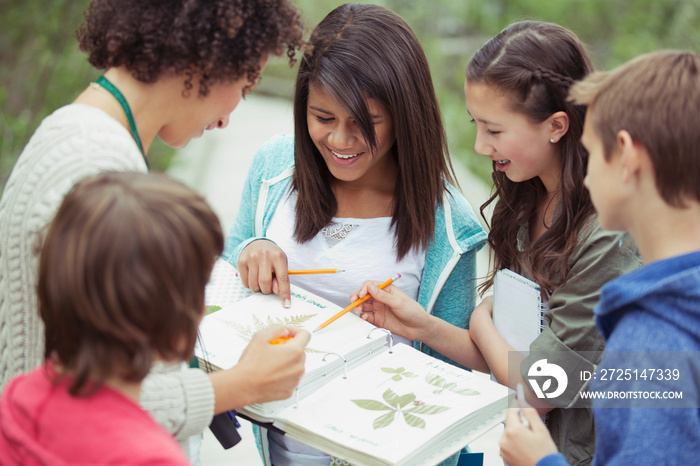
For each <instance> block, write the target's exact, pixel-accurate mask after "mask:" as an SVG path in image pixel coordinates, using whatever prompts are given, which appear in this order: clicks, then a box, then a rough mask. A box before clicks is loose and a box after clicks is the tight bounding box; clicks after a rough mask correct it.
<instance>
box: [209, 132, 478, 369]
mask: <svg viewBox="0 0 700 466" xmlns="http://www.w3.org/2000/svg"><path fill="white" fill-rule="evenodd" d="M293 173H294V137H293V136H291V135H279V136H276V137H274V138H272V139H271V140H270V141H268V142H266V143H265V144H263V145H262V146H261V147H260V149H258V151H257V153H256V155H255V157H254V159H253V162H252V165H251V167H250V169H249V172H248V177H247V179H246V183H245V185H244V188H243V195H242V198H241V203H240V210H239V211H238V215H237V216H236V220H235V222H234V224H233V227H232V228H231V231H230V232H229V234H228V236H227V238H226V245H225V248H224V253H223V256H222V257H223V258H224V259H225V260H226V261H228V262H229V263H230V264H232V265H233V266H234V267H236V266H237V263H238V256H239V255H240V253H241V251H243V249H244V248H245V247H246V246H247V245H248V244H250V243H251V242H252V241H255V240H258V239H263V238H265V234H266V231H267V227H268V225H269V223H270V220H271V219H272V216H273V214H274V213H275V209H276V208H277V205H278V204H279V202H280V200H281V199H282V196H283V195H284V193H285V192H286V191H287V188H288V187H289V184H290V183H291V181H292V174H293ZM485 243H486V233H485V232H484V230H483V228H482V227H481V225H480V224H479V221H478V219H477V217H476V214H475V213H474V210H473V209H472V207H471V206H470V205H469V203H468V202H467V200H466V199H465V198H464V196H462V194H461V193H459V192H458V191H457V189H456V188H454V187H453V186H451V185H449V184H448V186H447V190H446V191H445V197H444V199H443V203H442V206H436V209H435V236H434V237H433V239H432V241H431V242H430V244H429V246H428V249H427V251H426V257H425V267H424V269H423V276H422V278H421V284H420V289H419V293H418V302H419V303H420V305H421V306H422V307H423V309H425V310H426V311H427V312H430V313H431V314H433V315H435V316H437V317H440V318H441V319H444V320H446V321H447V322H450V323H451V324H453V325H456V326H458V327H462V328H469V317H470V316H471V313H472V311H473V310H474V307H475V303H476V298H477V296H476V285H477V282H476V253H477V252H478V251H479V249H481V248H482V247H483V246H484V244H485ZM414 345H415V347H416V348H417V349H419V350H421V351H423V352H424V353H427V354H429V355H431V356H434V357H437V358H439V359H442V360H445V361H447V362H450V363H451V364H455V365H458V364H457V363H455V362H454V361H452V360H450V359H448V358H446V357H444V356H443V355H441V354H440V353H438V352H437V351H434V350H433V349H432V348H430V347H428V346H427V345H424V344H422V343H421V342H419V341H416V342H415V343H414Z"/></svg>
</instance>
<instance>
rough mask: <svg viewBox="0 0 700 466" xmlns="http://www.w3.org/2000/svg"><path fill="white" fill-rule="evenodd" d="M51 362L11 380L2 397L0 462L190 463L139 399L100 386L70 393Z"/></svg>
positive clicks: (76, 463) (0, 408)
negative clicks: (85, 393) (52, 375)
mask: <svg viewBox="0 0 700 466" xmlns="http://www.w3.org/2000/svg"><path fill="white" fill-rule="evenodd" d="M49 371H51V368H50V366H49V367H47V366H41V367H40V368H38V369H36V370H34V371H33V372H31V373H28V374H23V375H20V376H18V377H15V378H14V379H12V380H11V381H10V382H9V383H8V384H7V386H6V387H5V389H4V391H3V393H2V399H0V464H2V465H27V466H29V465H64V464H65V465H108V464H114V465H116V464H120V465H125V464H128V465H146V464H148V465H166V464H167V465H188V464H189V461H188V460H187V458H186V457H185V455H184V453H183V452H182V450H181V449H180V447H179V446H178V444H177V443H176V442H175V440H174V439H173V437H172V435H170V434H169V433H168V432H166V431H165V429H163V428H162V427H161V426H160V425H158V424H156V422H155V421H154V420H153V419H152V418H151V416H150V415H149V414H148V413H147V412H146V411H144V410H143V409H142V408H141V407H140V406H139V405H138V404H136V403H134V402H133V401H132V400H131V399H129V398H127V397H126V396H124V395H122V394H121V393H119V392H117V391H115V390H113V389H111V388H109V387H102V388H100V389H99V390H98V391H97V392H96V393H94V394H91V395H89V396H80V397H73V396H71V395H69V393H68V390H67V387H68V380H65V379H64V380H62V381H60V382H58V383H56V384H54V383H53V382H52V381H51V380H50V379H49V375H48V374H49Z"/></svg>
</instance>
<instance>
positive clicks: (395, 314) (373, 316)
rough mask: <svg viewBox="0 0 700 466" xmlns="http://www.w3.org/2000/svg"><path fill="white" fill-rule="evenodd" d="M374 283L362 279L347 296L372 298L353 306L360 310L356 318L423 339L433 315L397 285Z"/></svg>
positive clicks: (395, 333)
mask: <svg viewBox="0 0 700 466" xmlns="http://www.w3.org/2000/svg"><path fill="white" fill-rule="evenodd" d="M378 284H379V282H375V281H366V282H364V283H363V284H362V287H361V288H360V289H359V290H358V291H357V292H356V293H354V294H353V295H352V296H350V299H351V300H356V299H360V298H367V297H368V296H371V298H372V299H371V300H370V301H366V302H364V303H362V304H361V305H360V306H358V307H357V308H356V309H355V310H356V311H357V312H360V317H362V318H363V319H364V320H366V321H367V322H369V323H370V324H373V325H376V326H377V327H381V328H385V329H387V330H389V331H390V332H391V333H393V334H394V335H399V336H402V337H405V338H408V339H409V340H421V341H423V340H424V335H425V332H426V331H428V330H429V329H430V328H431V322H432V319H433V317H432V316H431V315H430V314H428V313H427V312H426V311H425V309H423V308H422V307H421V305H420V304H418V303H417V302H416V301H415V300H413V299H411V298H410V297H409V296H408V295H406V293H404V292H402V291H401V290H400V289H398V288H397V287H395V286H390V287H387V288H384V289H381V288H380V287H379V286H377V285H378Z"/></svg>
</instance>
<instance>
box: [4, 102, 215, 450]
mask: <svg viewBox="0 0 700 466" xmlns="http://www.w3.org/2000/svg"><path fill="white" fill-rule="evenodd" d="M104 171H139V172H145V171H147V167H146V164H145V162H144V159H143V157H142V155H141V152H140V151H139V149H138V147H137V146H136V144H135V142H134V140H133V138H132V137H131V134H130V133H129V132H128V131H127V130H126V128H124V127H123V126H122V125H120V124H119V123H118V122H117V121H116V120H114V119H113V118H111V117H110V116H109V115H107V114H106V113H104V112H103V111H101V110H99V109H97V108H94V107H90V106H87V105H82V104H72V105H68V106H65V107H62V108H60V109H58V110H56V111H55V112H54V113H53V114H51V115H49V116H48V117H47V118H46V119H45V120H44V121H43V122H42V123H41V125H40V126H39V128H38V129H37V130H36V132H35V133H34V135H33V136H32V138H31V139H30V141H29V143H28V144H27V146H26V147H25V149H24V151H23V152H22V154H21V155H20V156H19V159H18V160H17V163H16V165H15V166H14V169H13V170H12V173H11V175H10V178H9V180H8V182H7V185H6V186H5V189H4V192H3V194H2V199H0V389H2V387H4V385H5V383H7V381H8V380H9V379H10V378H12V377H13V376H15V375H17V374H20V373H23V372H28V371H30V370H32V369H34V368H35V367H37V366H39V365H40V364H41V363H42V362H43V354H44V334H43V333H44V329H43V323H42V321H41V318H40V317H39V312H38V304H37V296H36V286H37V280H38V277H37V272H38V258H39V251H40V247H41V242H42V239H43V235H44V232H45V229H46V226H47V224H48V223H49V222H50V221H51V219H52V218H53V216H54V214H55V213H56V210H58V206H59V205H60V203H61V201H62V199H63V196H64V195H65V194H66V193H67V192H68V190H69V189H70V188H71V187H72V186H73V185H74V184H75V183H76V182H77V181H78V180H79V179H81V178H84V177H85V176H88V175H92V174H96V173H99V172H104ZM141 404H142V406H143V407H144V408H145V409H146V410H148V411H149V412H150V413H151V415H152V416H153V417H154V418H155V419H156V421H158V422H159V423H160V424H162V425H163V426H164V427H165V428H166V429H167V430H168V431H169V432H171V433H173V434H174V435H175V437H176V438H177V440H178V441H179V442H180V444H181V445H182V447H183V449H184V450H185V451H186V453H189V451H188V441H187V440H188V437H189V436H190V435H193V434H199V433H201V432H202V431H203V430H204V429H205V428H206V427H207V426H208V425H209V424H210V423H211V420H212V416H213V414H214V390H213V387H212V385H211V382H210V381H209V378H208V377H207V375H206V374H204V373H203V372H202V371H200V370H198V369H190V370H185V371H181V370H180V366H179V365H167V366H166V365H163V364H161V365H156V367H154V370H153V371H152V372H151V374H150V375H149V376H148V377H147V378H146V380H145V381H144V384H143V389H142V393H141Z"/></svg>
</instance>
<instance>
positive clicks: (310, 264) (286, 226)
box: [267, 192, 425, 307]
mask: <svg viewBox="0 0 700 466" xmlns="http://www.w3.org/2000/svg"><path fill="white" fill-rule="evenodd" d="M296 200H297V196H296V192H294V193H292V194H291V195H289V196H288V195H285V196H283V198H282V200H281V202H280V203H279V204H278V206H277V209H276V210H275V213H274V214H273V216H272V219H271V220H270V225H269V226H268V229H267V237H268V238H269V239H271V240H272V241H274V242H275V243H276V244H277V245H278V246H279V247H280V248H282V250H283V251H284V252H285V254H287V260H288V264H289V269H290V270H295V269H345V272H344V273H337V274H318V275H292V276H290V277H289V279H290V282H291V283H293V284H294V285H298V286H300V287H302V288H304V289H306V290H309V291H311V292H312V293H315V294H317V295H319V296H321V297H323V298H326V299H327V300H329V301H331V302H332V303H335V304H337V305H338V306H340V307H345V306H347V305H348V304H350V300H349V298H350V294H351V293H353V292H355V291H357V290H359V289H360V286H362V283H363V282H364V281H365V280H377V281H380V282H383V281H386V280H388V279H389V278H391V277H393V276H394V275H396V274H397V273H400V274H401V279H400V280H398V281H397V282H396V283H395V286H396V287H398V288H399V289H400V290H401V291H403V292H404V293H406V294H407V295H408V296H410V297H411V298H413V299H417V298H418V288H419V287H420V280H421V276H422V274H423V266H424V265H425V251H421V252H420V253H416V251H415V250H412V251H411V252H409V253H408V254H406V256H405V257H404V258H403V259H402V260H401V261H399V262H397V260H396V248H395V247H394V229H393V228H392V227H391V217H379V218H335V217H334V218H333V220H332V222H331V224H330V225H328V226H327V227H325V228H323V229H322V230H321V231H320V232H319V233H318V234H317V235H316V236H315V237H314V238H313V239H312V240H311V241H308V242H306V243H303V244H302V243H298V242H296V241H295V240H294V238H293V237H292V236H293V234H294V206H295V205H296Z"/></svg>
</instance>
